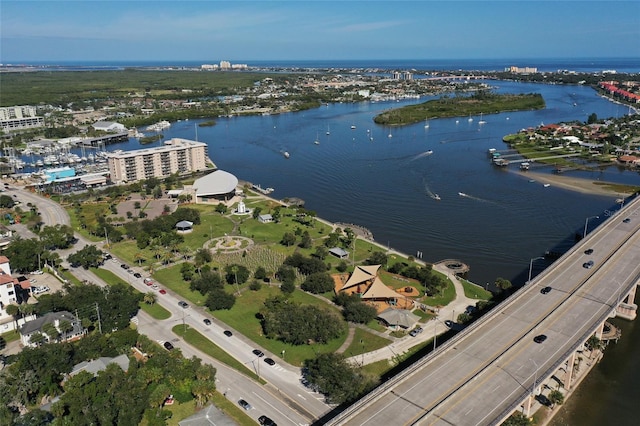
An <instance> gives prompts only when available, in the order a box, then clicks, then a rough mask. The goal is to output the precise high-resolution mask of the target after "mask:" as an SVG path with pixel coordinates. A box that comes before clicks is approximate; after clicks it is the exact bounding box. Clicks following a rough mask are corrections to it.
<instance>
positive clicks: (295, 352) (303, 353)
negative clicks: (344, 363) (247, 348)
mask: <svg viewBox="0 0 640 426" xmlns="http://www.w3.org/2000/svg"><path fill="white" fill-rule="evenodd" d="M279 294H282V292H281V291H280V289H279V288H278V287H277V286H266V285H265V286H262V289H260V290H259V291H244V292H243V293H242V294H241V295H240V297H238V298H237V299H236V304H235V305H234V306H233V308H232V309H231V310H228V311H227V310H225V311H215V312H213V313H212V315H213V316H214V317H216V318H217V319H219V320H220V321H222V322H224V323H225V324H228V325H229V326H230V327H232V328H234V329H235V330H237V331H238V332H239V333H242V334H243V335H244V336H246V337H247V338H248V339H250V340H252V341H254V342H256V343H257V344H258V345H260V346H262V347H263V348H265V349H266V350H268V351H269V352H271V353H273V354H274V355H276V356H279V357H281V356H282V351H285V361H286V362H288V363H289V364H292V365H296V366H300V365H302V362H303V361H304V360H305V359H311V358H314V357H315V355H316V354H319V353H326V352H335V351H336V350H337V349H338V348H339V347H340V346H341V345H342V343H343V342H344V340H345V338H346V335H347V333H346V330H347V327H346V323H345V327H344V329H345V332H344V333H343V334H342V336H340V337H339V338H337V339H334V340H332V341H330V342H329V343H327V344H324V345H320V344H314V345H300V346H294V345H290V344H286V343H283V342H281V341H279V340H274V339H267V338H266V337H265V336H263V334H262V325H261V324H260V320H259V319H258V318H256V314H257V313H258V311H259V310H260V309H261V308H262V306H263V305H264V301H265V299H267V298H268V297H271V296H275V295H279ZM291 299H292V300H293V301H294V302H298V303H301V304H308V305H316V306H319V307H324V308H326V309H328V310H333V311H335V312H338V310H337V309H336V308H335V307H333V306H331V305H328V304H326V303H322V302H319V301H318V299H316V298H315V297H313V296H311V295H309V294H307V293H305V292H303V291H300V290H296V291H295V292H294V293H293V294H292V296H291Z"/></svg>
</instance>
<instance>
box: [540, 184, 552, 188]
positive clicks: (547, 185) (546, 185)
mask: <svg viewBox="0 0 640 426" xmlns="http://www.w3.org/2000/svg"><path fill="white" fill-rule="evenodd" d="M542 186H544V187H545V188H548V187H550V186H551V184H550V183H545V184H544V185H542Z"/></svg>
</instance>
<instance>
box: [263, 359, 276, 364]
mask: <svg viewBox="0 0 640 426" xmlns="http://www.w3.org/2000/svg"><path fill="white" fill-rule="evenodd" d="M264 362H266V363H267V364H269V365H276V362H275V361H274V360H272V359H271V358H265V359H264Z"/></svg>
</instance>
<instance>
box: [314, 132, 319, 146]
mask: <svg viewBox="0 0 640 426" xmlns="http://www.w3.org/2000/svg"><path fill="white" fill-rule="evenodd" d="M313 143H314V144H315V145H320V138H318V132H316V140H315V141H313Z"/></svg>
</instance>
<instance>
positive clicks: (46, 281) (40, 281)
mask: <svg viewBox="0 0 640 426" xmlns="http://www.w3.org/2000/svg"><path fill="white" fill-rule="evenodd" d="M25 277H26V278H28V279H29V281H30V284H31V287H49V290H48V291H44V292H41V293H39V294H32V296H31V297H30V298H29V300H28V301H27V303H35V302H36V299H37V298H38V297H40V296H42V295H43V294H51V293H55V292H56V291H59V290H62V283H61V282H60V281H59V280H58V279H57V278H56V277H54V276H53V275H51V274H49V273H47V272H44V273H42V274H41V275H35V274H25Z"/></svg>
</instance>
